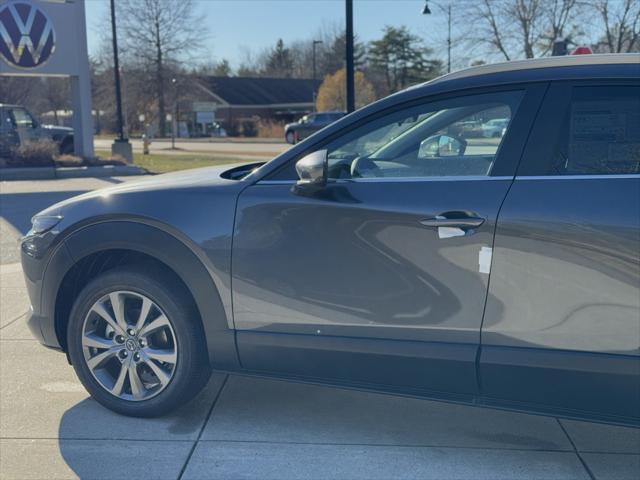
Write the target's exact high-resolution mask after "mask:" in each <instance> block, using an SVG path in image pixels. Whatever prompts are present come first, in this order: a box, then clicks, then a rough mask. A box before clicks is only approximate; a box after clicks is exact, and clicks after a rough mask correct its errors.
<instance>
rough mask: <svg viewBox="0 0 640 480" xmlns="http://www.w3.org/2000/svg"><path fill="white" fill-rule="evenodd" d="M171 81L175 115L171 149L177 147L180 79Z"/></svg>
mask: <svg viewBox="0 0 640 480" xmlns="http://www.w3.org/2000/svg"><path fill="white" fill-rule="evenodd" d="M171 83H172V84H173V116H172V118H171V119H172V120H173V122H171V149H172V150H175V149H176V127H177V121H178V119H177V118H176V116H177V115H178V88H177V87H178V80H176V79H175V78H172V79H171Z"/></svg>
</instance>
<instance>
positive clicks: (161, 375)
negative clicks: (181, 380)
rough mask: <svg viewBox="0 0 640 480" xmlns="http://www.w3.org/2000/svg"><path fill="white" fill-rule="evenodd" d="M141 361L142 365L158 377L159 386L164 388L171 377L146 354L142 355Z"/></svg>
mask: <svg viewBox="0 0 640 480" xmlns="http://www.w3.org/2000/svg"><path fill="white" fill-rule="evenodd" d="M142 360H143V361H144V363H145V364H146V365H147V366H148V367H149V368H150V369H151V371H152V372H153V373H154V374H155V376H156V377H158V380H159V381H160V384H161V385H162V386H163V387H164V386H165V385H166V384H167V383H169V380H170V379H171V375H170V374H169V373H167V372H165V371H164V370H163V369H162V368H160V366H159V365H158V364H156V362H154V361H153V360H151V359H150V358H149V357H148V356H147V355H146V354H144V353H143V356H142Z"/></svg>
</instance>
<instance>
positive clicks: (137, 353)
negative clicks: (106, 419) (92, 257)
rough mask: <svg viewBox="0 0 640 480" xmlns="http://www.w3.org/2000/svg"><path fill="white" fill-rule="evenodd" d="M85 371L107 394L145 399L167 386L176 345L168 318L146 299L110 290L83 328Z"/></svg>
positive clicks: (174, 367)
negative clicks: (86, 369)
mask: <svg viewBox="0 0 640 480" xmlns="http://www.w3.org/2000/svg"><path fill="white" fill-rule="evenodd" d="M82 351H83V354H84V359H85V362H86V365H87V367H88V368H89V370H90V371H91V374H92V375H93V377H94V378H95V379H96V380H97V381H98V383H99V384H100V385H101V386H102V387H103V388H104V389H105V390H107V391H108V392H109V393H111V394H112V395H114V396H116V397H118V398H121V399H123V400H129V401H141V400H148V399H149V398H152V397H154V396H156V395H158V394H159V393H160V392H162V391H163V390H164V389H165V388H166V387H167V385H169V383H170V382H171V379H172V378H173V374H174V372H175V369H176V364H177V359H178V345H177V342H176V336H175V333H174V331H173V328H172V326H171V322H170V320H169V318H167V316H166V315H165V314H164V312H163V311H162V309H161V308H160V307H159V306H158V305H157V304H156V303H155V302H154V301H153V300H151V299H150V298H148V297H147V296H145V295H142V294H140V293H136V292H131V291H115V292H111V293H109V294H107V295H104V296H103V297H102V298H100V299H99V300H98V301H97V302H95V303H94V304H93V306H92V307H91V309H90V310H89V312H88V313H87V315H86V317H85V319H84V323H83V326H82Z"/></svg>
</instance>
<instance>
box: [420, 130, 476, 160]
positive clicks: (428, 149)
mask: <svg viewBox="0 0 640 480" xmlns="http://www.w3.org/2000/svg"><path fill="white" fill-rule="evenodd" d="M466 149H467V142H466V140H463V139H462V138H455V137H450V136H448V135H434V136H432V137H429V138H427V139H426V140H423V141H422V143H420V150H419V151H418V158H433V157H460V156H462V155H464V152H465V150H466Z"/></svg>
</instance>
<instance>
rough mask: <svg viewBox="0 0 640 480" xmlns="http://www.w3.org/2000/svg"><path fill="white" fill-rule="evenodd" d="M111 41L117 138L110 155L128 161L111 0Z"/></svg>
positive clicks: (128, 151) (114, 17)
mask: <svg viewBox="0 0 640 480" xmlns="http://www.w3.org/2000/svg"><path fill="white" fill-rule="evenodd" d="M111 41H112V44H113V75H114V80H115V89H116V115H117V120H118V138H116V140H115V141H114V142H113V145H112V146H111V154H112V155H120V156H122V157H123V158H125V159H126V160H127V161H128V162H129V163H131V161H132V160H133V152H132V149H131V144H130V143H129V140H128V139H127V138H126V136H125V134H124V120H123V116H122V92H121V89H120V62H119V60H118V37H117V34H116V6H115V2H114V0H111Z"/></svg>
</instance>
